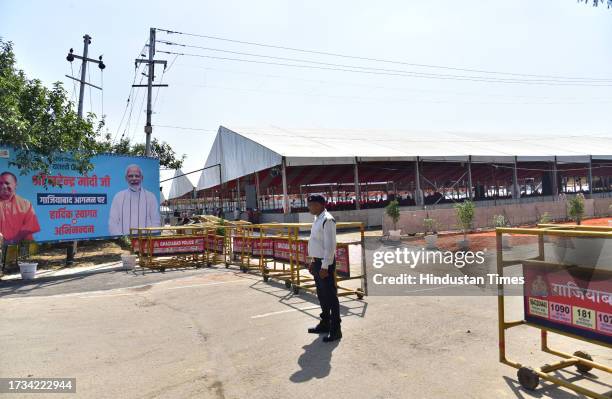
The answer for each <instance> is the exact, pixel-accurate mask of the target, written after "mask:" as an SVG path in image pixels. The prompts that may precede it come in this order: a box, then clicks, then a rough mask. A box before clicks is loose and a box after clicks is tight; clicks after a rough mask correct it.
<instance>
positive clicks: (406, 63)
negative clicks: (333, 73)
mask: <svg viewBox="0 0 612 399" xmlns="http://www.w3.org/2000/svg"><path fill="white" fill-rule="evenodd" d="M156 29H157V30H158V31H162V32H166V33H167V34H177V35H183V36H191V37H200V38H205V39H212V40H219V41H225V42H231V43H238V44H246V45H251V46H258V47H266V48H274V49H279V50H287V51H296V52H301V53H309V54H318V55H325V56H332V57H341V58H348V59H355V60H362V61H374V62H383V63H389V64H399V65H407V66H413V67H421V68H435V69H445V70H453V71H462V72H475V73H487V74H496V75H508V76H521V77H532V78H533V77H535V78H549V79H568V80H570V79H575V80H588V81H612V78H602V79H597V78H583V77H569V76H559V75H540V74H525V73H514V72H500V71H491V70H484V69H470V68H458V67H450V66H444V65H433V64H420V63H410V62H404V61H395V60H388V59H382V58H373V57H361V56H355V55H348V54H341V53H334V52H326V51H318V50H308V49H301V48H296V47H287V46H279V45H273V44H265V43H257V42H249V41H244V40H235V39H228V38H223V37H219V36H211V35H202V34H196V33H187V32H179V31H175V30H169V29H163V28H156Z"/></svg>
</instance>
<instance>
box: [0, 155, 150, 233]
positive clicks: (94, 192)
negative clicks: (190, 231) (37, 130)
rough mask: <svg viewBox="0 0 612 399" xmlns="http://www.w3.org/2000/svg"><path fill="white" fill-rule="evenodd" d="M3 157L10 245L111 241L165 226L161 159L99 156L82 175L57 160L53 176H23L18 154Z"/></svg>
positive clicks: (0, 200)
mask: <svg viewBox="0 0 612 399" xmlns="http://www.w3.org/2000/svg"><path fill="white" fill-rule="evenodd" d="M0 153H2V156H1V157H0V233H2V235H3V236H4V238H5V240H6V241H7V242H9V243H11V242H18V241H21V240H35V241H38V242H50V241H72V240H88V239H99V238H109V237H117V236H124V235H128V234H129V233H130V228H135V227H158V226H159V225H160V213H159V160H157V159H154V158H148V157H128V156H118V155H98V156H95V157H93V158H92V159H91V163H92V165H93V170H91V171H89V172H88V173H87V174H80V173H79V172H78V171H77V170H76V164H75V162H74V160H73V159H72V158H71V157H69V156H57V157H56V158H55V159H54V162H53V164H52V167H51V168H50V171H49V172H48V173H46V174H44V173H41V172H37V171H34V172H30V173H26V174H21V173H20V170H19V169H18V168H17V167H16V166H14V164H12V162H14V161H15V159H16V156H17V154H16V152H15V150H13V149H12V148H2V149H0Z"/></svg>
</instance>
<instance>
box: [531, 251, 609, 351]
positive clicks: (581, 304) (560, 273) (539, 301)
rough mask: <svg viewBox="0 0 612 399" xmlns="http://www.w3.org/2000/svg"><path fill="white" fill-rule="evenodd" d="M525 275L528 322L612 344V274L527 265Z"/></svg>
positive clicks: (584, 269)
mask: <svg viewBox="0 0 612 399" xmlns="http://www.w3.org/2000/svg"><path fill="white" fill-rule="evenodd" d="M570 270H571V271H570ZM523 272H524V276H525V285H524V291H525V293H524V294H525V295H524V297H525V299H524V307H525V320H527V321H528V322H530V323H532V324H536V325H539V326H542V327H548V328H554V329H556V330H557V331H559V332H567V333H570V334H574V335H578V336H580V337H583V338H586V339H590V340H595V341H599V342H603V343H606V344H612V273H611V272H610V271H608V270H597V269H589V268H583V267H572V268H571V269H569V268H567V267H556V266H544V265H535V264H531V263H530V262H524V264H523Z"/></svg>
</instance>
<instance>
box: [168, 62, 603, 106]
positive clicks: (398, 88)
mask: <svg viewBox="0 0 612 399" xmlns="http://www.w3.org/2000/svg"><path fill="white" fill-rule="evenodd" d="M177 66H179V67H187V68H198V69H205V70H208V71H216V72H221V73H233V74H242V75H253V76H261V77H264V78H274V79H285V80H295V81H300V82H307V83H317V84H326V85H338V86H353V87H365V88H370V89H381V90H396V91H402V92H407V91H408V92H420V93H421V92H422V93H440V94H448V95H453V96H476V97H492V98H526V99H531V100H556V99H559V100H564V99H563V98H557V97H550V96H525V95H504V94H497V93H492V94H489V93H475V92H457V91H449V90H433V89H421V88H414V87H405V86H381V85H371V84H364V83H357V82H350V81H341V80H323V79H304V78H298V77H296V76H288V75H275V74H269V73H257V72H253V71H239V70H230V69H226V68H211V67H206V66H201V65H190V64H177ZM177 84H183V83H177ZM574 98H575V97H572V98H571V99H574ZM571 99H570V98H566V100H568V101H569V100H571ZM589 100H593V101H596V102H601V101H612V98H611V97H596V98H589Z"/></svg>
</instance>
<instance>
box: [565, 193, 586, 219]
mask: <svg viewBox="0 0 612 399" xmlns="http://www.w3.org/2000/svg"><path fill="white" fill-rule="evenodd" d="M567 214H568V215H569V217H570V218H571V219H572V220H573V221H574V222H576V224H577V225H580V222H582V219H583V217H584V195H582V193H579V194H577V195H576V196H575V197H574V198H572V199H570V200H569V201H567Z"/></svg>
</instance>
